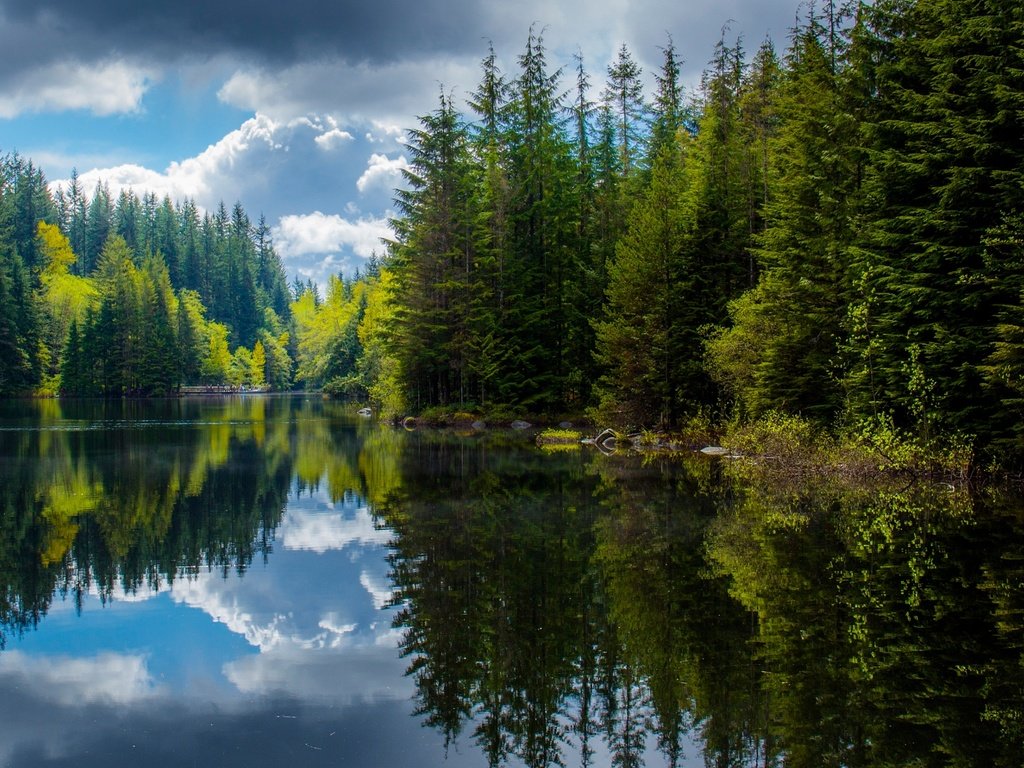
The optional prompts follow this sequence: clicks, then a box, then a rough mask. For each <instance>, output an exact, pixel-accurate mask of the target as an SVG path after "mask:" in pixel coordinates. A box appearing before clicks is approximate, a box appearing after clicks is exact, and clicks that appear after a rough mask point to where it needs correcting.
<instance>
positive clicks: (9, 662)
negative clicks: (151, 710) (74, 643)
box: [0, 651, 158, 707]
mask: <svg viewBox="0 0 1024 768" xmlns="http://www.w3.org/2000/svg"><path fill="white" fill-rule="evenodd" d="M2 678H6V679H7V680H9V681H11V682H13V683H16V684H17V681H18V680H21V681H22V682H21V683H20V685H22V686H23V687H24V688H25V689H26V690H28V689H31V690H34V691H36V692H37V693H38V694H39V695H40V696H41V697H42V698H46V699H48V700H50V701H53V702H55V703H57V704H60V705H62V706H65V707H70V706H86V705H90V704H133V703H136V702H139V701H142V700H145V699H149V698H152V697H153V696H155V695H157V693H158V691H157V688H156V685H155V683H154V681H153V678H152V677H151V676H150V674H149V671H148V670H147V668H146V660H145V658H143V657H142V656H137V655H127V654H118V653H103V654H100V655H98V656H94V657H91V658H71V657H65V656H57V657H54V656H30V655H28V654H25V653H21V652H19V651H6V652H4V654H3V655H0V679H2Z"/></svg>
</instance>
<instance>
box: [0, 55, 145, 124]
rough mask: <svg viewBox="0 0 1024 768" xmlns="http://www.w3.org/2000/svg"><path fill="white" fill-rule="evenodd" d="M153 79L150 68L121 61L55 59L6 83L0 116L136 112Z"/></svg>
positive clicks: (1, 96) (2, 95) (1, 97)
mask: <svg viewBox="0 0 1024 768" xmlns="http://www.w3.org/2000/svg"><path fill="white" fill-rule="evenodd" d="M153 78H154V74H153V72H152V71H151V70H149V69H144V68H139V67H133V66H130V65H128V64H126V63H125V62H122V61H106V62H101V63H98V64H89V65H87V64H82V63H80V62H74V61H55V62H52V63H49V64H46V65H44V66H41V67H37V68H35V69H31V70H28V71H27V72H23V73H21V74H20V75H19V77H18V78H16V79H15V80H12V81H10V82H8V83H7V85H6V88H5V89H4V91H3V92H0V117H2V118H12V117H17V116H18V115H21V114H24V113H28V112H62V111H65V110H79V109H82V110H88V111H90V112H92V113H93V114H95V115H115V114H122V113H129V112H137V111H138V110H139V108H140V106H141V103H142V97H143V95H144V94H145V93H146V91H147V90H148V89H149V86H150V85H151V83H152V80H153Z"/></svg>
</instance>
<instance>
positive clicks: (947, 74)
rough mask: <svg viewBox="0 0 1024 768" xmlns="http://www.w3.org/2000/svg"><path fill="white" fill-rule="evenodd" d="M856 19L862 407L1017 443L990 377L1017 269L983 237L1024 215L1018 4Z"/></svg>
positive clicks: (881, 11)
mask: <svg viewBox="0 0 1024 768" xmlns="http://www.w3.org/2000/svg"><path fill="white" fill-rule="evenodd" d="M866 14H867V22H866V24H865V27H866V32H865V35H864V45H865V46H866V47H867V48H868V49H869V50H868V56H866V57H865V58H868V59H869V61H870V67H869V68H868V69H867V72H868V75H869V76H870V82H871V84H872V90H873V93H874V104H873V108H872V111H871V115H870V120H869V122H868V128H869V130H868V132H867V139H868V146H869V148H870V163H869V164H868V167H867V171H866V181H865V185H866V188H867V192H868V195H869V197H868V203H867V205H866V212H865V214H864V217H865V220H866V221H867V226H866V227H865V228H864V232H865V237H864V238H863V239H862V241H861V242H860V243H859V245H860V246H861V250H860V252H859V253H860V258H859V260H858V270H859V279H860V283H859V284H860V285H861V286H862V290H861V293H860V298H859V300H858V302H857V306H856V310H857V312H858V317H859V318H860V319H861V326H862V331H861V332H860V333H859V335H858V344H857V348H856V351H857V353H858V354H859V358H858V360H859V364H858V366H857V368H856V369H855V375H854V376H853V377H851V381H852V386H853V389H854V395H855V403H856V406H857V408H858V409H859V410H860V411H861V412H871V411H874V410H882V411H891V412H892V413H893V415H894V416H895V417H896V419H897V422H898V423H900V424H903V425H907V426H912V427H914V428H916V429H918V430H919V431H920V432H921V433H922V434H925V435H928V434H933V433H934V432H935V431H936V430H939V431H944V432H949V431H953V430H961V431H963V432H966V433H968V434H974V435H978V436H979V437H980V438H981V440H982V442H983V443H985V442H988V441H990V440H993V439H998V438H1001V437H1012V435H1013V433H1014V432H1015V431H1016V430H1017V428H1018V427H1017V426H1016V424H1015V422H1014V421H1013V420H1011V419H1007V418H1006V417H1005V412H1004V411H1003V407H1004V406H1003V404H1001V403H1000V401H999V400H1000V397H999V392H998V388H997V387H985V386H984V381H985V376H986V370H987V367H986V365H987V363H986V360H987V358H988V356H989V355H990V354H992V352H993V350H994V345H995V344H996V343H997V342H998V341H999V340H1000V330H999V329H1000V328H1001V327H1004V326H1007V325H1014V324H1015V320H1014V314H1015V313H1016V306H1018V305H1019V302H1020V296H1021V288H1022V285H1024V273H1022V265H1021V262H1020V259H1019V253H1018V252H1015V251H1014V249H1007V248H1001V247H993V246H991V245H987V243H990V242H991V241H992V240H993V238H994V237H995V236H996V235H997V233H999V232H1000V230H1002V229H1003V228H1004V227H1005V226H1006V222H1007V221H1012V220H1013V217H1015V216H1019V215H1020V212H1021V211H1022V210H1024V145H1022V143H1021V141H1020V137H1021V135H1024V109H1022V103H1024V97H1022V96H1021V94H1022V93H1024V54H1022V45H1021V39H1022V37H1021V30H1022V29H1024V8H1022V7H1021V5H1020V4H1019V3H1004V2H999V0H978V1H977V2H975V1H973V0H972V1H971V2H968V1H967V0H919V1H918V2H916V3H905V2H895V1H894V0H886V1H884V2H879V3H877V5H876V6H874V7H873V8H871V9H870V10H869V11H867V12H866ZM995 239H998V237H995Z"/></svg>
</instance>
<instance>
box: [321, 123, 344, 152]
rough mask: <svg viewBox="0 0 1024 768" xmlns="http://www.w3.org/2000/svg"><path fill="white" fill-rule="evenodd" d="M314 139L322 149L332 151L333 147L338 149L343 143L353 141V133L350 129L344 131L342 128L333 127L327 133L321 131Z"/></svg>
mask: <svg viewBox="0 0 1024 768" xmlns="http://www.w3.org/2000/svg"><path fill="white" fill-rule="evenodd" d="M314 141H315V142H316V145H317V146H318V147H320V149H323V150H326V151H330V150H332V149H337V148H338V147H340V146H341V145H342V144H346V143H348V142H350V141H352V134H351V133H349V132H348V131H343V130H341V129H340V128H332V129H331V130H329V131H326V132H325V133H321V134H320V135H319V136H317V137H316V138H315V139H314Z"/></svg>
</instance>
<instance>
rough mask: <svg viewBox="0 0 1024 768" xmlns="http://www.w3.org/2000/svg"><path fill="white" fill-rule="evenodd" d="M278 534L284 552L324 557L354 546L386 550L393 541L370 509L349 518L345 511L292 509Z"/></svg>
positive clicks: (389, 532)
mask: <svg viewBox="0 0 1024 768" xmlns="http://www.w3.org/2000/svg"><path fill="white" fill-rule="evenodd" d="M278 535H279V536H280V537H281V540H282V541H283V542H284V547H285V549H301V550H308V551H311V552H316V553H318V554H323V553H324V552H327V551H328V550H335V549H344V548H345V547H347V546H350V545H353V544H356V545H361V546H381V547H385V546H387V544H388V542H389V541H390V540H391V536H392V533H391V531H389V530H386V529H380V528H377V527H376V526H375V525H374V522H373V517H372V516H371V515H370V511H369V509H367V508H366V507H361V508H360V509H357V510H356V512H355V516H354V517H348V516H346V515H345V514H344V513H342V512H308V511H305V510H291V511H290V512H289V513H288V516H287V517H286V518H285V519H284V520H283V521H282V522H281V527H280V529H279V531H278ZM360 581H362V577H360ZM364 586H366V585H365V583H364ZM370 594H371V595H372V594H373V592H372V591H371V593H370Z"/></svg>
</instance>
